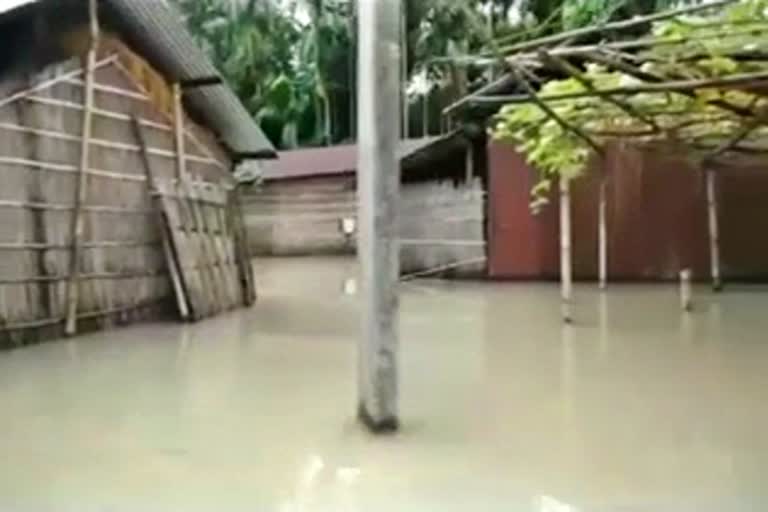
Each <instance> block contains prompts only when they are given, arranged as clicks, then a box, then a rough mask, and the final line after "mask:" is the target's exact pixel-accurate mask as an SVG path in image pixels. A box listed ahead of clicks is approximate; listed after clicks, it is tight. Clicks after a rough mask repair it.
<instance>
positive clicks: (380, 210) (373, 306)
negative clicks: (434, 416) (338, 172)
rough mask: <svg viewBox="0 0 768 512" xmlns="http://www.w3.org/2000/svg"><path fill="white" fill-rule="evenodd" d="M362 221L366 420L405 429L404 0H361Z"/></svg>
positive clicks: (377, 427)
mask: <svg viewBox="0 0 768 512" xmlns="http://www.w3.org/2000/svg"><path fill="white" fill-rule="evenodd" d="M358 16H359V18H358V20H359V38H360V39H359V48H358V52H359V53H358V70H359V73H358V76H359V82H358V86H359V89H358V105H359V111H358V116H359V117H358V126H359V147H360V151H359V166H358V168H359V173H358V180H359V181H358V191H359V209H360V212H359V222H360V244H359V248H358V255H359V256H358V257H359V258H360V265H361V272H362V287H363V314H362V337H361V338H360V343H359V351H358V353H359V362H358V386H359V403H358V416H359V418H360V420H361V421H362V422H363V423H364V424H365V425H366V426H367V427H368V428H369V429H370V430H371V431H372V432H375V433H381V432H391V431H394V430H397V428H398V425H399V419H398V406H397V405H398V404H397V399H398V341H399V340H398V337H399V333H398V311H399V297H398V290H397V287H398V280H399V272H400V262H399V257H400V255H399V242H398V233H397V228H398V219H397V210H398V200H399V193H400V172H399V161H398V159H397V147H398V144H399V140H400V121H401V119H400V112H401V109H400V108H398V105H399V104H400V101H399V100H400V82H401V80H400V66H399V63H400V60H399V59H400V48H399V46H400V45H399V42H400V37H399V35H400V30H399V29H400V20H401V1H400V0H386V1H381V0H359V2H358Z"/></svg>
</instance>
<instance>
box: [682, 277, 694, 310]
mask: <svg viewBox="0 0 768 512" xmlns="http://www.w3.org/2000/svg"><path fill="white" fill-rule="evenodd" d="M692 278H693V273H692V272H691V270H690V269H685V270H683V271H681V272H680V307H681V308H682V310H683V311H685V312H686V313H690V312H691V311H693V288H692V287H691V280H692Z"/></svg>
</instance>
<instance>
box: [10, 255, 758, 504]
mask: <svg viewBox="0 0 768 512" xmlns="http://www.w3.org/2000/svg"><path fill="white" fill-rule="evenodd" d="M257 271H258V275H259V280H260V284H261V289H260V293H261V301H260V303H259V304H258V305H257V306H256V307H255V308H254V309H252V310H250V311H243V312H236V313H233V314H230V315H227V316H224V317H221V318H217V319H214V320H211V321H208V322H205V323H201V324H199V325H195V326H178V325H170V324H164V325H150V326H139V327H131V328H126V329H122V330H118V331H114V332H109V333H101V334H97V335H92V336H87V337H83V338H79V339H77V340H75V341H64V342H58V343H49V344H45V345H40V346H35V347H30V348H25V349H21V350H17V351H13V352H5V353H0V408H1V410H2V413H3V414H2V417H3V420H2V426H1V427H0V431H1V432H2V435H0V460H1V461H2V462H0V510H13V511H26V510H29V511H73V512H74V511H78V512H80V511H121V512H122V511H185V512H186V511H203V510H206V511H207V510H211V511H213V510H215V511H228V510H233V511H246V510H247V511H269V512H271V511H275V512H298V511H341V512H346V511H366V512H368V511H372V512H380V511H381V512H384V511H394V510H397V511H407V512H410V511H413V512H417V511H418V512H424V511H440V512H450V511H478V512H482V511H486V510H487V511H505V512H507V511H510V512H516V511H525V512H592V511H594V512H630V511H631V512H644V511H649V512H651V511H653V512H655V511H661V512H667V511H668V512H673V511H674V512H681V511H691V512H693V511H696V512H702V511H726V510H727V511H737V512H740V511H753V510H766V509H767V508H768V486H767V485H766V483H767V482H768V434H767V432H768V413H766V405H765V403H766V399H765V395H766V390H768V372H767V371H766V365H768V334H766V333H767V332H768V314H767V312H768V289H766V288H759V287H749V288H747V287H734V288H730V289H728V290H727V291H726V293H724V294H722V295H720V296H713V295H711V294H710V293H708V292H707V291H706V290H705V289H697V290H696V292H697V296H696V310H695V312H694V313H693V314H692V315H690V316H684V315H681V314H680V312H679V299H678V297H677V294H676V289H675V288H674V287H672V286H669V287H668V286H619V287H612V288H611V289H610V290H609V292H608V293H607V294H606V295H605V296H601V295H600V294H599V293H598V292H597V291H596V290H594V288H593V287H591V286H580V287H577V304H576V308H575V311H576V318H577V320H578V323H577V325H576V326H574V327H572V328H567V327H566V328H564V327H563V326H561V324H560V322H559V321H558V311H559V304H558V298H557V297H558V291H557V288H556V287H555V286H554V285H548V284H543V285H529V284H482V283H440V282H432V281H426V282H417V283H413V284H408V285H404V287H403V312H402V322H401V324H402V354H401V361H402V380H401V384H402V385H401V387H402V402H401V407H402V417H403V423H404V429H403V431H402V432H401V433H400V434H399V435H397V436H395V437H386V438H373V437H371V436H369V435H367V434H366V433H364V432H363V431H361V430H360V429H359V428H358V427H357V425H356V423H355V422H354V420H353V417H352V413H353V411H354V410H355V382H356V376H355V340H356V335H357V318H356V311H357V307H358V305H357V297H356V296H355V295H349V294H348V293H350V292H353V291H354V288H355V286H354V284H353V283H352V281H348V279H349V278H352V277H353V276H354V274H355V265H354V263H353V262H351V261H349V260H321V259H312V260H273V261H261V262H258V264H257ZM345 282H346V285H345ZM345 288H346V290H345ZM345 292H346V294H345Z"/></svg>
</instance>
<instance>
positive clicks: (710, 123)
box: [467, 0, 768, 206]
mask: <svg viewBox="0 0 768 512" xmlns="http://www.w3.org/2000/svg"><path fill="white" fill-rule="evenodd" d="M647 18H649V19H648V20H644V19H637V20H629V21H625V22H623V23H613V24H605V25H603V26H599V27H592V28H591V29H589V30H586V31H585V30H583V29H582V30H581V31H576V32H579V33H577V34H575V35H574V36H570V35H569V34H568V33H565V34H562V35H561V37H549V38H546V39H542V40H541V41H532V42H530V43H527V44H525V45H521V48H520V49H519V50H518V51H516V52H515V53H513V54H511V55H509V56H506V57H505V58H504V62H505V65H506V66H507V68H508V70H509V77H508V78H511V79H512V80H511V83H513V84H514V86H515V87H516V90H517V93H516V94H512V95H506V96H499V95H497V96H490V95H482V94H476V95H474V96H471V97H469V98H468V99H467V100H468V102H469V103H474V104H485V105H491V106H501V109H500V111H499V113H498V114H497V117H496V118H495V121H494V125H493V127H492V130H491V133H492V135H493V137H494V138H495V139H497V140H503V141H509V142H511V143H513V144H515V145H516V147H517V148H518V149H519V150H520V151H521V152H523V153H524V154H525V155H526V157H527V159H528V161H529V163H530V164H531V165H532V166H533V167H534V168H536V169H537V171H538V172H539V174H540V181H539V184H538V185H537V186H536V188H535V189H534V191H533V192H534V206H541V205H542V204H543V202H544V201H545V199H544V197H545V196H546V193H547V191H548V190H549V188H550V186H551V183H552V181H553V180H555V179H558V178H561V177H562V178H566V179H573V178H576V177H578V176H579V175H581V174H582V173H584V172H585V169H586V168H587V163H588V161H589V160H590V159H591V158H593V157H595V156H600V155H601V154H602V153H603V151H604V148H605V146H606V144H607V143H608V142H609V141H611V140H616V139H620V140H631V141H632V142H634V143H637V144H649V143H654V142H659V141H669V142H672V143H674V144H676V145H678V146H681V147H684V148H685V149H686V150H687V151H688V152H689V154H690V155H691V158H693V159H696V160H697V161H698V162H699V163H700V164H701V165H707V163H708V162H714V161H717V160H719V159H721V158H726V157H728V156H730V155H732V154H734V153H746V154H762V153H765V152H768V0H741V1H720V2H713V3H711V4H704V5H697V6H694V7H691V8H687V9H680V10H678V11H676V12H671V13H668V14H661V15H658V14H657V15H655V16H649V17H647ZM654 19H655V20H656V21H653V20H654ZM639 24H645V25H647V34H646V35H645V36H643V37H641V38H639V39H637V38H635V39H632V40H624V39H622V38H621V31H620V30H617V29H616V27H617V26H618V27H622V26H628V25H633V26H634V25H639ZM617 34H618V35H617ZM585 37H586V38H590V40H589V41H587V42H584V38H585ZM595 39H599V40H597V41H595ZM563 42H567V43H568V44H567V45H563Z"/></svg>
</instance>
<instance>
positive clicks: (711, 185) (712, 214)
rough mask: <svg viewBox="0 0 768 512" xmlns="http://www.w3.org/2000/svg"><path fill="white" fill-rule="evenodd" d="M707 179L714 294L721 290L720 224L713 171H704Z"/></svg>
mask: <svg viewBox="0 0 768 512" xmlns="http://www.w3.org/2000/svg"><path fill="white" fill-rule="evenodd" d="M704 173H705V174H706V177H707V178H706V179H707V215H708V216H709V254H710V262H711V265H712V286H713V287H714V289H715V291H716V292H719V291H721V290H722V289H723V281H722V277H721V272H720V223H719V221H718V211H717V210H718V208H717V207H718V205H717V183H716V179H717V177H716V176H715V173H714V171H712V170H710V169H707V170H706V171H704Z"/></svg>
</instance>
